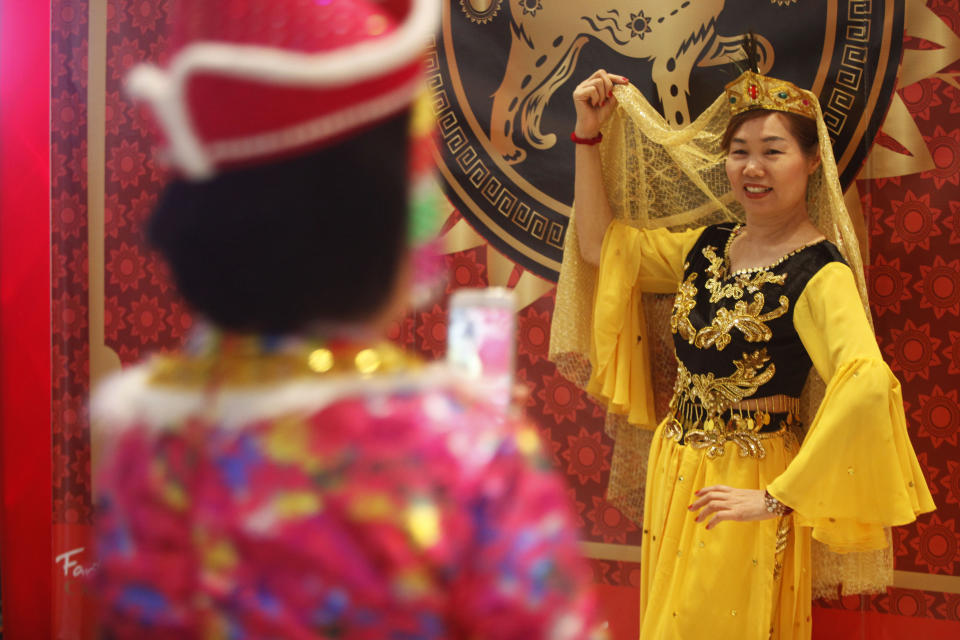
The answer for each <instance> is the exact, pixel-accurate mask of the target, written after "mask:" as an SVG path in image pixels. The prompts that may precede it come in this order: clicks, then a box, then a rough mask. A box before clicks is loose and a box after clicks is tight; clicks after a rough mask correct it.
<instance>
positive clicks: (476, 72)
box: [428, 0, 904, 280]
mask: <svg viewBox="0 0 960 640" xmlns="http://www.w3.org/2000/svg"><path fill="white" fill-rule="evenodd" d="M824 5H826V6H824ZM903 15H904V7H903V0H880V1H879V2H878V1H875V0H874V1H871V0H827V1H826V3H812V2H794V1H788V0H755V1H754V2H750V3H730V2H726V3H725V2H724V1H723V0H701V1H699V2H692V0H673V1H670V2H663V1H657V2H654V1H653V0H640V1H637V0H629V1H627V0H620V1H619V2H617V1H615V0H605V1H603V2H592V3H579V2H558V1H557V0H507V1H504V0H457V2H453V0H451V2H449V3H447V4H446V5H445V7H444V15H443V26H442V33H441V35H440V37H439V38H438V39H437V42H436V45H435V47H433V48H432V49H431V50H430V52H429V54H428V67H429V69H430V70H429V75H430V79H429V83H430V88H431V90H432V92H433V98H434V108H435V110H436V113H437V119H438V122H439V125H440V126H439V131H440V144H439V147H440V157H439V164H440V172H441V174H442V175H443V177H444V183H445V188H446V191H447V194H448V196H449V197H450V198H451V200H452V201H453V203H454V204H455V205H456V206H457V207H458V208H459V210H460V212H461V213H462V214H463V215H464V217H466V218H467V220H468V221H469V222H470V223H471V225H472V226H473V227H474V228H475V229H477V231H479V232H480V233H481V234H482V235H483V236H484V238H486V239H487V240H488V241H489V242H490V243H491V244H493V245H494V246H495V247H496V248H497V249H499V250H500V251H503V252H504V253H505V254H507V255H508V256H509V257H510V258H511V259H513V260H514V261H516V262H517V263H519V264H520V265H521V266H523V267H524V268H526V269H528V270H530V271H533V272H534V273H536V274H538V275H540V276H542V277H544V278H547V279H549V280H556V279H557V274H558V272H559V269H560V261H561V258H562V253H563V237H564V234H565V232H566V227H567V221H568V220H569V216H570V205H571V203H572V201H573V158H574V148H573V147H574V145H573V143H572V142H570V140H569V133H570V131H572V130H573V126H574V121H575V116H574V109H573V103H572V99H571V93H572V91H573V89H574V87H575V86H576V85H577V84H578V83H579V82H580V81H582V80H583V79H584V78H586V77H587V76H588V75H590V74H591V73H592V72H593V71H594V70H596V69H599V68H603V69H607V70H608V71H610V72H613V73H619V74H622V75H625V76H627V77H629V78H630V81H631V83H633V84H634V85H635V86H637V87H638V88H640V90H641V91H643V92H644V94H645V95H646V96H647V99H648V100H650V102H651V104H654V105H656V106H657V107H658V108H659V109H660V111H661V113H663V114H665V117H666V118H667V119H668V120H669V121H670V122H672V123H674V124H677V125H682V124H685V123H687V122H690V121H692V120H693V119H695V118H696V117H697V115H699V114H700V113H701V112H702V111H703V110H704V109H705V108H706V107H707V106H709V105H710V104H711V103H712V102H713V100H714V99H715V98H716V97H717V96H718V95H719V94H720V92H721V91H722V90H723V86H724V85H725V84H727V83H728V82H730V81H731V80H733V79H734V78H736V77H737V76H738V75H739V70H738V69H737V67H736V65H735V64H733V63H732V62H731V58H732V57H733V56H735V55H736V53H737V52H738V51H739V48H740V43H741V41H742V39H743V34H744V31H745V30H746V29H747V28H753V30H754V31H755V32H756V33H757V35H758V39H759V41H760V42H761V43H762V45H763V48H764V51H763V52H762V60H763V61H764V63H765V67H768V70H767V69H765V70H766V72H767V73H768V74H769V75H772V76H775V77H778V78H783V79H786V80H790V81H792V82H794V83H795V84H797V85H799V86H801V87H806V88H810V89H811V90H812V91H813V92H814V93H815V94H817V95H818V96H819V97H820V104H821V106H822V108H823V114H824V119H825V121H826V123H827V127H828V129H829V130H830V135H831V138H832V140H833V143H834V155H835V157H836V159H837V167H838V169H839V171H840V174H841V183H842V185H843V187H844V188H846V187H847V186H848V185H849V184H850V183H851V182H852V181H853V179H854V177H855V176H856V174H857V172H858V170H859V169H860V166H861V164H862V163H863V161H864V160H865V158H866V155H867V152H868V150H869V148H870V145H871V143H872V140H873V136H874V135H875V134H876V132H877V131H878V129H879V127H880V124H881V122H882V119H883V117H884V114H885V113H886V110H887V107H888V105H889V103H890V99H891V97H892V95H893V91H894V87H895V83H896V73H897V63H898V61H899V59H900V55H901V53H902V48H903Z"/></svg>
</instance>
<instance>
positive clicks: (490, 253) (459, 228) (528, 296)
mask: <svg viewBox="0 0 960 640" xmlns="http://www.w3.org/2000/svg"><path fill="white" fill-rule="evenodd" d="M452 215H453V214H451V216H452ZM444 227H445V228H446V227H449V229H448V230H447V231H446V233H444V234H443V235H442V241H443V251H444V253H447V254H450V253H457V252H459V251H468V250H470V249H474V248H476V247H483V246H485V247H486V248H487V281H488V283H489V285H490V286H491V287H508V288H511V289H513V291H514V293H515V294H516V296H517V311H520V310H522V309H524V308H526V307H528V306H530V305H531V304H533V303H534V302H536V301H537V300H539V299H540V298H542V297H543V296H545V295H547V294H548V293H550V291H552V290H553V289H554V288H555V287H556V284H554V283H553V282H548V281H547V280H544V279H542V278H540V277H538V276H536V275H534V274H533V273H531V272H529V271H527V270H525V269H523V268H518V266H517V264H516V263H515V262H514V261H513V260H511V259H510V258H508V257H507V256H505V255H503V254H502V253H500V252H499V251H497V250H496V249H494V248H493V247H492V246H491V245H490V244H489V243H488V242H487V241H486V240H485V239H484V238H483V236H481V235H480V234H479V233H477V232H476V231H475V230H474V229H473V227H471V226H470V225H469V224H468V223H467V221H466V220H465V219H463V218H460V219H459V220H457V221H456V223H454V224H453V225H449V219H448V224H445V225H444ZM518 269H519V276H516V275H515V272H516V271H517V270H518ZM513 280H516V282H514V283H513V284H512V286H511V282H512V281H513Z"/></svg>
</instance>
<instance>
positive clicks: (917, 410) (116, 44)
mask: <svg viewBox="0 0 960 640" xmlns="http://www.w3.org/2000/svg"><path fill="white" fill-rule="evenodd" d="M91 4H93V5H95V6H102V3H101V4H99V5H98V4H97V2H96V0H92V2H91ZM927 7H928V8H929V9H930V10H932V11H933V12H934V13H935V14H936V16H938V17H939V20H940V21H942V23H943V24H944V25H947V26H948V27H949V31H950V32H952V34H953V35H954V37H956V35H957V34H960V2H958V0H930V1H929V2H928V3H927ZM167 8H168V2H167V1H166V0H110V1H109V2H106V5H105V10H106V16H105V21H106V25H105V28H106V42H105V44H106V51H105V56H106V59H105V68H104V69H102V71H103V73H104V74H105V92H104V93H105V95H104V96H103V102H97V101H96V100H95V98H96V96H92V95H88V91H87V83H88V72H89V70H90V69H89V64H90V61H91V60H92V59H93V58H94V56H91V55H90V54H91V52H92V51H94V49H95V47H91V46H90V43H89V42H88V33H90V29H91V25H90V24H89V23H88V19H89V18H90V17H91V15H96V16H99V14H96V12H93V13H91V10H90V7H89V6H88V1H87V0H54V2H53V37H52V42H51V55H52V75H51V83H52V95H51V99H52V129H53V132H52V138H51V143H52V183H53V187H52V194H51V199H52V230H51V245H52V246H51V251H52V278H53V281H52V288H53V335H52V349H53V363H52V364H53V378H52V388H53V416H52V424H53V456H54V460H53V462H54V476H53V498H54V513H53V516H54V522H55V523H56V525H58V526H59V528H57V529H56V530H57V531H59V532H60V534H59V536H58V537H57V539H55V545H56V546H55V551H54V554H55V555H56V554H58V553H61V552H63V551H67V550H69V549H72V548H74V546H75V544H76V541H77V540H81V541H82V540H83V539H84V535H85V533H84V532H85V530H86V527H87V526H88V525H89V524H90V523H91V521H92V517H93V512H92V509H91V501H90V491H91V486H90V438H89V417H88V414H87V398H88V393H89V388H90V384H91V373H90V358H91V340H90V335H91V334H93V335H98V334H97V333H96V331H91V329H96V327H91V322H93V321H101V320H100V318H101V313H102V324H103V338H104V342H105V344H106V345H107V346H108V347H109V348H110V349H112V350H113V351H114V352H115V353H116V354H117V356H119V359H120V361H121V362H122V363H123V364H128V363H130V362H133V361H135V360H137V359H138V358H140V357H141V356H143V355H144V354H146V353H148V352H150V351H154V350H158V349H160V350H163V349H171V348H176V347H177V346H179V345H180V344H181V342H182V340H183V338H184V335H185V334H186V332H188V331H189V329H190V326H191V324H192V322H193V320H192V317H191V315H190V313H189V311H188V310H187V309H186V308H185V306H184V305H183V303H182V302H181V301H180V300H179V298H177V296H176V294H175V293H174V291H173V290H172V289H171V286H170V283H169V279H168V277H167V274H166V272H165V269H164V266H163V264H162V263H161V262H160V261H159V260H158V259H157V257H156V256H155V255H154V254H153V253H152V252H151V251H150V250H149V249H147V248H146V247H145V245H144V241H143V234H142V229H143V222H144V220H145V219H146V217H147V215H148V214H149V212H150V210H151V208H152V206H153V205H154V203H155V202H156V198H157V194H158V192H159V189H160V187H161V185H162V182H163V180H164V176H163V174H162V172H161V170H160V169H158V167H157V166H156V165H155V163H154V161H153V156H152V144H151V139H150V132H149V130H148V125H147V123H146V120H145V119H144V114H143V113H142V112H141V110H140V109H139V108H137V107H134V106H132V105H131V104H130V103H129V102H128V101H127V99H126V98H125V97H124V95H123V91H122V78H123V76H124V74H125V73H126V71H127V70H128V69H129V68H130V67H131V66H132V65H133V64H135V63H136V62H139V61H141V60H157V59H158V55H159V52H160V51H161V50H162V49H163V45H164V32H165V28H166V20H167ZM97 19H100V18H99V17H97ZM94 44H95V45H96V43H94ZM906 46H907V48H908V49H910V50H925V49H935V48H936V47H937V45H934V44H931V43H929V42H927V41H925V40H923V39H919V38H916V37H908V38H907V43H906ZM98 59H102V53H101V54H100V56H99V57H98ZM949 62H950V66H948V67H946V68H943V69H939V70H938V73H936V74H934V75H933V76H932V77H928V78H925V79H922V80H920V81H919V82H914V83H912V84H910V85H908V86H905V87H902V88H900V89H899V91H898V95H899V96H900V97H901V98H902V100H903V102H904V104H905V105H906V107H907V109H908V110H909V113H910V115H911V116H912V119H913V121H914V122H915V123H916V126H917V128H918V129H919V132H920V134H921V135H922V138H923V142H924V143H925V144H926V147H927V148H928V149H929V151H930V155H931V157H932V161H933V165H934V167H933V168H931V169H929V170H925V171H923V172H919V173H913V174H909V175H903V176H899V177H890V178H877V179H868V180H859V181H858V182H857V187H858V189H859V193H860V194H861V198H860V200H861V205H862V208H863V212H864V215H865V217H866V223H867V229H868V234H869V246H870V263H871V264H870V267H869V271H868V275H869V282H870V292H871V298H872V309H873V314H874V319H875V322H876V328H877V336H878V340H879V342H880V345H881V348H882V350H883V352H884V353H885V355H886V357H887V359H888V362H889V363H890V364H891V366H892V367H893V369H894V371H895V373H896V374H897V375H898V376H899V377H900V379H901V381H902V382H903V386H904V397H905V401H906V405H907V415H908V417H909V418H910V419H911V423H910V429H911V434H912V438H913V443H914V446H915V447H916V450H917V453H918V456H919V458H920V461H921V463H922V464H923V467H924V469H925V470H926V473H927V478H928V482H929V485H930V489H931V491H932V492H933V495H934V498H935V500H936V502H937V506H938V510H937V512H936V513H934V514H931V515H927V516H923V517H921V518H920V520H919V521H918V522H917V523H915V524H913V525H910V526H906V527H901V528H898V529H897V530H896V531H895V533H894V536H895V537H894V543H895V546H896V566H897V569H898V570H901V571H909V572H917V574H919V575H920V576H921V578H922V577H923V576H925V575H930V576H949V577H950V578H952V580H951V581H949V582H942V583H938V582H935V581H926V582H924V581H923V580H920V581H919V582H917V581H916V580H914V582H912V583H910V584H907V585H905V586H907V587H918V586H919V587H921V588H923V589H930V590H918V589H915V588H901V587H898V588H894V589H891V590H890V591H889V592H888V593H886V594H883V595H879V596H873V597H863V598H856V597H854V598H845V599H843V600H835V601H821V602H819V603H818V605H819V606H818V609H817V616H818V617H817V621H818V624H817V626H816V627H815V635H816V637H821V638H826V637H849V636H844V635H842V633H843V629H846V628H847V627H845V626H844V625H845V624H848V623H847V622H844V620H845V619H846V618H844V617H843V616H842V615H841V614H842V613H843V612H844V610H859V611H863V612H867V613H868V615H867V616H866V618H870V615H872V614H896V615H895V616H891V617H889V618H886V617H881V618H877V619H878V620H884V621H885V624H887V625H888V629H893V630H894V631H893V633H896V631H895V630H896V629H898V628H901V627H902V628H904V629H906V628H908V627H911V628H913V629H914V631H913V633H916V630H919V629H926V630H927V631H926V633H927V637H944V638H945V637H948V636H947V634H949V633H951V632H952V633H954V634H960V588H958V586H957V585H958V581H960V578H957V577H956V576H957V573H958V570H960V442H958V437H960V398H958V395H957V394H958V387H960V385H958V381H960V330H958V329H960V323H958V315H960V117H958V115H960V84H958V79H960V63H958V62H957V60H956V57H955V58H953V59H951V60H950V61H949ZM94 71H95V72H96V71H97V69H94ZM93 104H98V105H99V106H97V113H100V112H101V111H102V113H103V118H102V122H101V121H100V120H99V119H98V120H96V121H93V120H91V121H89V122H88V117H87V111H88V107H89V105H93ZM91 130H92V131H93V135H94V138H93V139H96V137H97V136H98V135H100V133H102V135H103V137H104V140H105V147H104V149H103V150H104V155H103V157H102V166H99V164H98V166H90V162H89V158H92V157H94V155H91V154H90V151H89V150H88V134H89V133H90V131H91ZM888 134H890V132H888V131H887V128H886V127H885V130H884V133H883V134H881V136H880V138H879V143H880V144H882V145H884V146H885V147H887V148H889V149H891V150H893V151H895V152H900V153H909V152H908V151H906V148H905V147H903V146H902V145H901V144H900V143H899V142H898V141H897V140H896V137H895V136H893V135H892V134H890V135H888ZM97 157H99V156H97ZM94 176H96V180H92V179H91V178H93V177H94ZM101 177H102V178H101ZM101 179H102V184H103V187H102V191H103V192H102V198H103V210H102V212H101V211H92V212H88V211H87V205H88V200H89V201H90V202H95V201H97V198H93V199H91V192H92V190H93V189H94V188H95V184H96V185H99V184H100V180H101ZM96 188H97V189H100V188H101V187H96ZM98 193H99V192H98ZM95 195H96V194H95ZM97 216H102V217H101V218H97ZM94 220H96V221H97V225H99V224H102V225H103V233H104V240H103V244H102V255H100V253H98V251H99V249H98V251H95V252H94V253H93V254H91V246H90V243H89V237H88V236H89V229H90V228H91V226H90V225H92V224H93V222H92V221H94ZM464 224H465V222H463V221H461V220H459V216H458V215H457V214H456V213H455V212H454V213H452V214H451V219H450V221H449V223H448V225H447V227H448V228H451V227H452V228H454V229H460V230H461V231H462V230H463V225H464ZM93 228H99V227H98V226H93ZM467 235H469V233H467ZM468 244H469V243H468ZM474 244H475V246H471V247H468V248H463V247H462V246H461V249H462V250H458V251H455V252H453V253H450V254H449V255H448V257H447V261H448V264H449V267H450V275H451V279H450V286H449V287H448V291H447V294H449V292H450V291H449V290H450V289H453V288H456V287H462V286H485V285H486V284H487V283H488V282H489V281H490V280H491V277H490V271H491V269H493V268H494V264H496V265H500V266H497V269H498V270H500V271H502V262H503V257H502V256H498V255H497V254H496V253H495V250H494V249H492V248H490V247H488V246H486V245H483V244H480V243H479V242H478V243H474ZM89 265H94V267H93V268H94V269H102V270H103V271H102V277H103V291H104V293H103V301H102V304H103V309H102V312H100V311H99V310H97V309H95V308H94V309H91V308H90V305H89V304H88V300H89V294H90V282H91V276H96V275H97V274H96V273H91V271H90V266H89ZM531 277H532V274H523V273H522V272H521V270H520V268H519V267H517V268H515V269H513V271H512V273H510V274H509V277H508V278H507V280H508V282H509V283H511V284H513V283H516V282H518V281H523V282H525V283H526V284H529V283H530V279H531ZM536 288H537V287H536V286H535V287H534V289H536ZM547 288H548V287H547V286H544V285H543V283H540V290H541V291H542V290H546V289H547ZM445 300H446V296H444V299H443V300H439V301H437V303H436V304H435V305H433V306H432V307H430V308H428V309H425V310H422V311H419V312H418V313H416V314H412V315H411V316H409V317H407V318H405V319H404V320H403V321H401V322H398V323H396V324H395V325H394V327H393V328H392V330H391V334H392V337H393V338H394V339H395V340H396V341H398V342H399V343H401V344H404V345H406V346H407V347H409V348H410V349H412V350H415V351H418V352H421V353H424V354H426V355H428V356H429V357H440V356H442V355H443V353H444V351H445V339H446V310H445ZM552 309H553V293H552V291H551V292H550V293H547V294H546V295H542V296H540V297H539V298H537V299H535V300H534V301H532V303H531V304H529V305H528V306H526V307H525V308H523V309H522V310H521V311H520V312H519V316H518V320H519V322H518V326H519V332H518V358H517V375H518V378H519V380H521V381H523V382H524V383H525V384H526V385H527V386H528V387H529V389H530V394H529V398H528V401H527V412H528V415H529V416H530V418H531V419H532V420H534V421H535V422H536V423H537V424H538V425H539V427H540V431H541V433H542V434H543V437H544V439H545V441H546V442H547V443H548V447H549V450H550V451H551V453H552V455H553V461H554V464H555V465H556V467H557V469H559V470H560V471H561V472H562V473H564V474H565V475H566V478H567V482H568V486H569V493H570V500H571V502H572V504H573V505H574V508H575V509H576V512H577V514H578V515H579V523H580V526H581V527H582V535H583V538H584V540H586V541H592V542H598V543H620V544H624V543H625V544H631V545H637V544H639V542H640V537H639V535H638V531H637V527H636V526H635V525H634V524H633V523H632V522H630V521H628V520H627V519H626V518H624V517H623V516H621V515H620V513H619V512H618V511H617V510H616V509H615V508H613V507H612V506H610V505H609V504H608V503H607V502H606V501H605V500H604V498H603V490H604V486H605V483H606V476H607V473H608V469H609V460H610V451H611V446H612V443H611V442H610V441H609V440H608V439H607V437H606V436H605V435H603V429H602V416H601V412H600V411H599V410H598V409H597V407H596V406H595V405H594V404H593V403H592V402H591V401H590V400H589V399H588V398H587V397H585V396H584V394H583V393H581V392H580V391H579V390H578V389H576V388H575V387H574V386H573V385H571V384H570V383H569V382H567V381H566V380H564V379H563V378H561V377H560V376H559V375H558V374H557V372H556V370H555V368H554V366H553V365H552V364H551V363H550V362H548V361H547V360H546V354H547V344H548V340H549V331H550V316H551V313H552ZM94 348H97V347H96V345H94ZM71 545H74V546H71ZM86 562H88V563H92V559H91V558H87V560H86ZM593 566H594V569H595V574H596V580H597V582H598V583H601V584H605V585H610V586H612V587H628V586H630V585H635V584H636V582H637V578H638V573H637V568H638V567H637V566H636V565H635V564H632V563H629V562H619V561H607V560H594V561H593ZM55 575H57V576H58V577H59V578H60V580H59V583H58V584H57V585H56V587H55V589H57V591H56V592H55V599H56V604H57V608H58V610H59V612H60V614H59V615H60V617H59V618H58V620H59V624H60V628H59V629H58V631H57V633H58V637H64V638H69V637H79V636H80V631H78V630H77V629H78V628H79V626H78V625H81V624H82V620H81V619H82V617H83V616H82V615H81V613H80V612H79V610H78V609H79V608H81V607H82V602H81V601H79V600H77V599H76V598H77V590H76V589H75V588H74V589H72V590H71V588H70V577H63V576H62V574H60V573H56V574H55ZM910 575H916V574H910ZM898 580H900V578H899V574H898ZM900 582H901V583H902V580H900ZM940 585H944V586H940ZM604 593H605V594H607V595H608V596H609V597H610V598H613V599H615V600H616V602H626V603H628V604H629V603H635V600H636V598H635V595H634V594H633V592H632V591H631V590H628V589H622V590H617V589H615V588H608V589H607V590H605V591H604ZM634 606H635V605H634ZM629 618H630V616H629V615H627V617H626V618H625V619H626V620H627V622H628V623H629ZM857 619H858V620H859V622H857V623H856V624H857V625H860V626H859V627H858V628H860V629H861V630H862V629H865V628H867V627H868V626H869V624H873V622H869V623H865V622H863V620H864V619H865V618H862V617H857ZM951 622H952V623H953V624H952V625H951V624H950V623H951ZM864 625H867V626H864ZM923 625H928V626H923ZM851 628H852V627H851ZM941 633H942V634H943V635H942V636H939V635H930V634H941ZM838 634H841V635H838ZM628 635H629V634H628ZM889 637H904V638H905V637H907V635H906V632H904V635H892V636H889ZM950 637H956V636H954V635H951V636H950Z"/></svg>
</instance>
